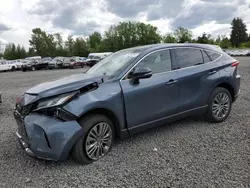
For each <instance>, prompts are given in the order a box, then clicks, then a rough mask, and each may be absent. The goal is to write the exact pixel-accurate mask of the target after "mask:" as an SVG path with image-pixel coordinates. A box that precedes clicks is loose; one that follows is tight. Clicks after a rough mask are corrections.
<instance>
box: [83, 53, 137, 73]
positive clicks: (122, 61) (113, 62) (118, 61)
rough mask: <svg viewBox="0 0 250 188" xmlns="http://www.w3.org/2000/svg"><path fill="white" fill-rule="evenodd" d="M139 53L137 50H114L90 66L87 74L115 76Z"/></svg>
mask: <svg viewBox="0 0 250 188" xmlns="http://www.w3.org/2000/svg"><path fill="white" fill-rule="evenodd" d="M139 54H140V51H138V50H136V51H135V50H126V51H120V52H116V53H114V54H112V55H110V56H108V57H106V58H105V59H103V60H102V61H100V62H99V63H97V64H96V65H95V66H93V67H92V68H90V69H89V70H88V71H87V74H96V75H101V74H103V75H108V76H115V75H117V74H118V73H119V72H120V71H121V70H122V69H124V68H125V67H126V66H127V65H128V64H129V63H130V61H131V60H133V59H134V58H136V57H137V56H138V55H139Z"/></svg>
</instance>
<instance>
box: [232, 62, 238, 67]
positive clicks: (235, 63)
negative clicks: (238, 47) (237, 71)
mask: <svg viewBox="0 0 250 188" xmlns="http://www.w3.org/2000/svg"><path fill="white" fill-rule="evenodd" d="M239 64H240V62H239V61H235V62H233V63H232V65H231V67H237V66H238V65H239Z"/></svg>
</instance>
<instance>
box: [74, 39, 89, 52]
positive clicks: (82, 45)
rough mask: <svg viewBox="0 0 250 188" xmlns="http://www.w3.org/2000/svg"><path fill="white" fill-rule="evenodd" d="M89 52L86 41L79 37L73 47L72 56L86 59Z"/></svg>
mask: <svg viewBox="0 0 250 188" xmlns="http://www.w3.org/2000/svg"><path fill="white" fill-rule="evenodd" d="M88 53H89V51H88V48H87V43H86V41H85V40H84V39H83V38H81V37H79V38H76V40H75V42H74V45H73V55H74V56H80V57H87V55H88Z"/></svg>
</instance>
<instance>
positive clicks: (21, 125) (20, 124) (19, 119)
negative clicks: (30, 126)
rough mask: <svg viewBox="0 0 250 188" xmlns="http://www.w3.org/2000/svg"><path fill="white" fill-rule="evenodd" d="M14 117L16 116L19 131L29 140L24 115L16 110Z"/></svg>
mask: <svg viewBox="0 0 250 188" xmlns="http://www.w3.org/2000/svg"><path fill="white" fill-rule="evenodd" d="M14 117H15V120H16V122H17V126H18V133H19V134H20V135H21V136H22V138H23V139H25V140H27V139H28V136H27V132H26V129H25V125H24V121H23V118H22V116H21V115H20V114H19V113H18V112H17V111H15V112H14Z"/></svg>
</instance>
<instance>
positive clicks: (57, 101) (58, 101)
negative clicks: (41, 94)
mask: <svg viewBox="0 0 250 188" xmlns="http://www.w3.org/2000/svg"><path fill="white" fill-rule="evenodd" d="M77 94H79V92H78V91H77V92H71V93H66V94H62V95H58V96H56V97H53V98H49V99H45V100H41V101H40V102H39V103H38V105H37V107H36V109H35V111H37V110H41V109H45V108H52V107H56V106H61V105H63V104H65V103H66V102H68V101H69V100H71V99H72V98H74V97H75V96H76V95H77Z"/></svg>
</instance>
